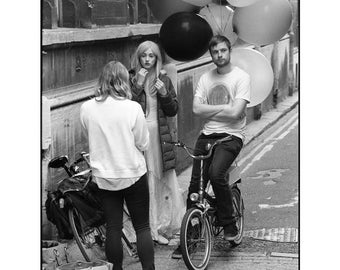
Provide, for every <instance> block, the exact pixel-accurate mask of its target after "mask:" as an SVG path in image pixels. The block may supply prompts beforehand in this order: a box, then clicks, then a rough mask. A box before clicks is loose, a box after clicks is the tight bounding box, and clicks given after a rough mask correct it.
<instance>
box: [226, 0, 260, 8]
mask: <svg viewBox="0 0 340 270" xmlns="http://www.w3.org/2000/svg"><path fill="white" fill-rule="evenodd" d="M227 1H228V3H229V4H230V5H232V6H234V7H246V6H250V5H251V4H254V3H255V2H257V1H259V0H227Z"/></svg>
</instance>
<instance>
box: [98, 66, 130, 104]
mask: <svg viewBox="0 0 340 270" xmlns="http://www.w3.org/2000/svg"><path fill="white" fill-rule="evenodd" d="M98 85H99V89H98V90H97V91H96V100H97V101H104V100H106V98H107V97H108V96H111V97H113V98H115V99H131V98H132V94H131V89H130V85H129V72H128V70H127V69H126V67H125V66H124V65H123V64H122V63H120V62H118V61H111V62H109V63H108V64H106V65H105V67H104V68H103V70H102V73H101V74H100V76H99V79H98Z"/></svg>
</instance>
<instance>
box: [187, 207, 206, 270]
mask: <svg viewBox="0 0 340 270" xmlns="http://www.w3.org/2000/svg"><path fill="white" fill-rule="evenodd" d="M180 246H181V249H182V255H183V260H184V262H185V265H186V266H187V268H188V269H189V270H201V269H205V268H206V267H207V265H208V263H209V260H210V255H211V246H212V243H211V230H210V223H209V221H208V219H207V217H206V216H205V215H203V212H202V211H201V210H200V209H198V208H191V209H189V210H188V211H187V212H186V213H185V215H184V217H183V220H182V224H181V232H180Z"/></svg>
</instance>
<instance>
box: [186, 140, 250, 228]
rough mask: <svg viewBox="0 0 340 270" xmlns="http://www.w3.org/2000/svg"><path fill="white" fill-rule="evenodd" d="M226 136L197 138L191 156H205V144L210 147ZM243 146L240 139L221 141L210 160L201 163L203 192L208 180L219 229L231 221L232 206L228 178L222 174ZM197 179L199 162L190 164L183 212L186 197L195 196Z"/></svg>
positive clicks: (188, 201) (232, 218)
mask: <svg viewBox="0 0 340 270" xmlns="http://www.w3.org/2000/svg"><path fill="white" fill-rule="evenodd" d="M226 136H228V134H226V133H213V134H211V135H204V134H201V135H200V136H199V137H198V139H197V141H196V145H195V151H194V154H195V155H205V154H207V152H208V151H207V150H206V145H207V143H210V144H213V143H214V142H215V141H216V140H218V139H221V138H223V137H226ZM242 146H243V142H242V140H241V139H240V138H238V137H236V136H232V140H230V141H225V142H223V143H221V144H219V145H217V146H216V147H215V150H214V152H213V154H212V156H211V157H210V158H209V159H206V160H204V161H203V179H204V188H205V187H206V186H207V183H208V181H209V180H210V182H211V186H212V188H213V191H214V193H215V197H216V202H217V219H218V223H219V225H220V226H225V225H228V224H231V223H233V222H234V221H235V214H234V209H233V202H232V193H231V189H230V187H229V178H228V177H226V173H227V171H228V169H229V167H230V166H231V164H232V163H233V162H234V160H235V159H236V157H237V156H238V154H239V152H240V151H241V149H242ZM200 177H201V161H200V160H194V161H193V167H192V174H191V181H190V185H189V192H188V198H187V209H189V208H190V207H191V206H192V201H191V200H190V198H189V196H190V194H191V193H194V192H198V189H199V180H200Z"/></svg>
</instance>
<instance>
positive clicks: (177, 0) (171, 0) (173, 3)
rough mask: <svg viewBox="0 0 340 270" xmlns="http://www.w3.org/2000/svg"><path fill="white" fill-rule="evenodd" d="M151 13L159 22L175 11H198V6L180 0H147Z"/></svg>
mask: <svg viewBox="0 0 340 270" xmlns="http://www.w3.org/2000/svg"><path fill="white" fill-rule="evenodd" d="M148 5H149V7H150V9H151V11H152V14H153V15H154V16H155V17H156V18H157V20H159V21H160V22H164V21H165V20H166V18H168V17H169V16H170V15H172V14H174V13H177V12H198V11H199V7H197V6H195V5H191V4H189V3H187V2H184V1H182V0H148Z"/></svg>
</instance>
